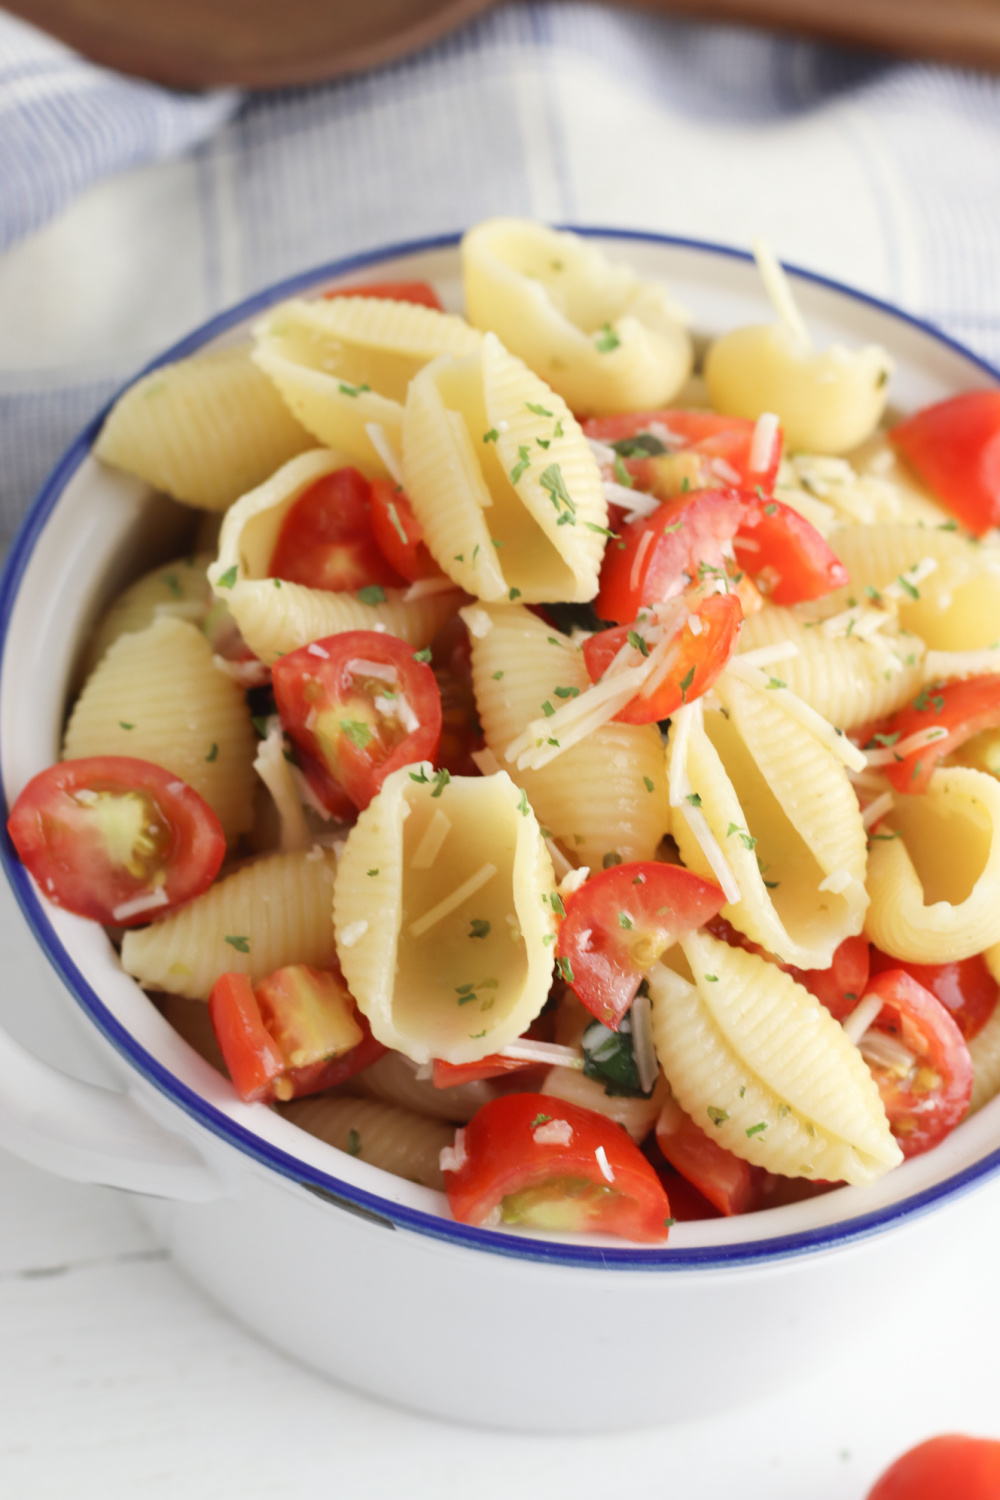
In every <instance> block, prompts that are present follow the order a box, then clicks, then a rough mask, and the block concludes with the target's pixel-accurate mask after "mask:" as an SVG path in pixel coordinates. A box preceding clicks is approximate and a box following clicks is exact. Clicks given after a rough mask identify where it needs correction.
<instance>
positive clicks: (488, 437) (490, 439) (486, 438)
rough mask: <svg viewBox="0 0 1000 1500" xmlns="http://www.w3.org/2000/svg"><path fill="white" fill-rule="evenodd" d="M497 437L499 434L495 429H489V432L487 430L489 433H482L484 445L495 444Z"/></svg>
mask: <svg viewBox="0 0 1000 1500" xmlns="http://www.w3.org/2000/svg"><path fill="white" fill-rule="evenodd" d="M499 436H500V434H499V432H497V430H496V428H495V427H491V428H490V430H489V432H484V433H483V442H484V443H495V442H496V440H497V438H498V437H499Z"/></svg>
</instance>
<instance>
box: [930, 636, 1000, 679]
mask: <svg viewBox="0 0 1000 1500" xmlns="http://www.w3.org/2000/svg"><path fill="white" fill-rule="evenodd" d="M997 671H1000V643H998V644H997V645H996V646H984V647H983V648H982V650H979V651H928V653H927V655H926V656H925V657H924V681H925V682H947V681H952V682H954V681H957V680H962V679H964V678H966V677H984V676H988V675H990V674H992V673H994V672H997Z"/></svg>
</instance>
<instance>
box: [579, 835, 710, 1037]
mask: <svg viewBox="0 0 1000 1500" xmlns="http://www.w3.org/2000/svg"><path fill="white" fill-rule="evenodd" d="M725 900H726V898H725V896H724V895H723V893H722V891H721V890H720V889H719V887H718V886H717V885H713V884H712V883H711V882H710V881H708V880H702V878H701V876H700V875H693V874H692V873H691V871H690V870H685V869H683V868H682V867H681V866H680V865H665V864H660V863H658V862H657V861H655V860H640V861H637V862H635V863H633V864H627V865H613V866H612V867H611V869H609V870H602V871H600V872H599V873H598V874H597V875H592V876H591V877H590V879H589V880H588V881H587V883H586V884H585V885H583V886H581V887H580V889H579V890H578V891H575V892H574V893H573V895H572V896H570V897H569V898H568V899H567V901H566V915H565V917H564V918H563V920H562V922H561V923H560V925H559V935H558V937H557V938H556V954H557V956H558V957H559V959H560V960H561V963H560V968H561V969H562V972H563V977H564V978H565V979H567V980H568V981H569V983H570V984H571V985H572V986H573V989H574V990H575V991H576V993H577V995H578V996H579V998H580V999H581V1000H582V1001H583V1004H584V1005H585V1006H586V1007H587V1009H588V1010H589V1011H590V1013H591V1015H594V1016H596V1017H597V1019H598V1020H599V1021H603V1022H604V1024H605V1026H608V1027H610V1028H611V1030H612V1031H617V1030H618V1023H619V1021H620V1020H621V1018H622V1016H623V1015H624V1014H625V1012H626V1011H627V1010H628V1008H629V1006H630V1005H631V1004H632V1001H633V1000H634V999H635V996H636V991H637V990H638V988H639V985H640V983H641V982H642V976H643V974H644V973H645V972H646V970H647V969H650V968H652V966H653V964H654V963H655V962H656V960H657V959H658V958H659V957H660V954H661V953H664V952H666V950H667V949H668V948H669V947H671V946H672V945H673V944H674V943H676V941H677V939H678V938H681V937H684V936H685V934H687V933H689V932H693V931H694V929H695V928H696V927H702V926H703V925H704V924H705V923H706V922H707V921H708V920H709V918H710V917H714V916H715V915H716V913H717V912H718V911H719V910H720V909H721V907H722V906H723V905H724V904H725Z"/></svg>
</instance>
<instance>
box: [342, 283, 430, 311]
mask: <svg viewBox="0 0 1000 1500" xmlns="http://www.w3.org/2000/svg"><path fill="white" fill-rule="evenodd" d="M323 297H324V299H325V300H326V301H329V300H330V298H332V297H381V298H383V299H384V300H385V301H386V302H419V303H420V304H421V305H422V306H423V307H433V308H434V310H435V312H444V306H443V305H442V302H441V298H440V297H439V296H438V294H437V292H436V291H435V290H434V288H433V287H432V286H431V284H430V282H429V281H373V282H370V283H369V284H368V285H366V286H345V287H336V288H334V290H333V291H330V292H324V293H323Z"/></svg>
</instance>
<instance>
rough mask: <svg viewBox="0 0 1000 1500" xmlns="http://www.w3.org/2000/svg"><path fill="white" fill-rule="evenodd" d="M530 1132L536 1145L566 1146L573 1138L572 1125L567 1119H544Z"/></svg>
mask: <svg viewBox="0 0 1000 1500" xmlns="http://www.w3.org/2000/svg"><path fill="white" fill-rule="evenodd" d="M531 1134H532V1138H533V1140H534V1141H535V1144H536V1145H538V1146H568V1145H569V1144H570V1142H571V1141H572V1139H573V1127H572V1125H571V1124H570V1123H569V1121H568V1120H546V1122H545V1124H544V1125H539V1126H537V1127H536V1129H534V1130H533V1131H532V1132H531Z"/></svg>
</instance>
